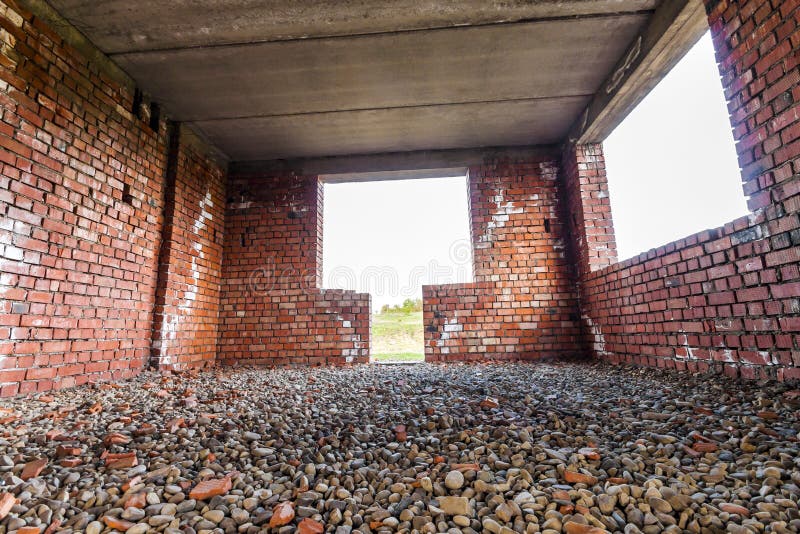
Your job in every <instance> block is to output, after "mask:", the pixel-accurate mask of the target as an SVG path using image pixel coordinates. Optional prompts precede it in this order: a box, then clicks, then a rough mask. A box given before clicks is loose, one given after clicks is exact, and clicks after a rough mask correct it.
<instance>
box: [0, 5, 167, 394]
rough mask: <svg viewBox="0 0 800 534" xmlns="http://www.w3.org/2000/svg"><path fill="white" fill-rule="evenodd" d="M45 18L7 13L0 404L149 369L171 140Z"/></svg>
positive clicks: (2, 84)
mask: <svg viewBox="0 0 800 534" xmlns="http://www.w3.org/2000/svg"><path fill="white" fill-rule="evenodd" d="M132 107H133V95H132V94H131V92H130V91H129V90H128V89H126V88H124V87H122V86H120V85H119V84H118V83H116V82H114V81H112V80H111V79H110V78H109V77H108V76H106V75H105V74H104V73H103V72H101V71H99V70H98V69H97V67H96V66H94V65H91V64H89V63H88V62H87V61H86V60H85V59H84V58H83V57H82V56H81V55H80V54H79V53H78V52H77V51H75V50H74V49H72V48H71V47H70V46H69V45H67V44H65V43H64V42H63V41H62V40H61V38H60V37H59V36H58V35H57V34H56V33H55V32H53V31H52V30H51V29H50V28H48V27H47V26H46V25H44V24H43V23H42V22H41V21H40V20H38V19H35V18H34V17H33V16H32V15H31V14H30V13H27V12H25V11H24V10H23V9H21V8H19V7H17V6H16V5H15V3H14V2H13V1H11V0H4V2H3V3H0V113H2V120H0V394H2V395H4V396H5V395H13V394H16V393H26V392H31V391H37V390H38V391H42V390H46V389H50V388H53V387H63V386H71V385H75V384H80V383H84V382H88V381H91V380H98V379H109V378H123V377H127V376H130V375H132V374H134V373H135V372H136V371H137V370H138V369H140V368H142V366H143V365H144V364H145V362H146V361H147V359H148V357H149V353H150V338H151V331H152V317H153V301H154V294H155V286H156V259H157V255H158V246H159V242H160V232H161V224H162V206H163V204H162V202H163V192H164V188H163V185H164V184H163V176H164V170H165V164H166V151H165V139H166V136H165V130H164V128H163V125H160V127H159V129H158V131H153V130H151V129H150V128H149V127H148V124H147V123H146V122H145V121H144V120H141V119H139V118H137V117H134V116H133V115H132V113H131V110H132Z"/></svg>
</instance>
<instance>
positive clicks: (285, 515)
mask: <svg viewBox="0 0 800 534" xmlns="http://www.w3.org/2000/svg"><path fill="white" fill-rule="evenodd" d="M292 519H294V504H292V503H291V502H289V501H283V502H280V503H278V504H276V505H275V508H273V509H272V517H271V518H270V520H269V528H275V527H282V526H283V525H288V524H289V523H291V521H292Z"/></svg>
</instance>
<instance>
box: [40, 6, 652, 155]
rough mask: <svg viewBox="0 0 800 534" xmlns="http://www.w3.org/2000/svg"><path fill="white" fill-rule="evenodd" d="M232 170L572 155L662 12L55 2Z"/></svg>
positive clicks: (590, 8)
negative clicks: (595, 101) (473, 153)
mask: <svg viewBox="0 0 800 534" xmlns="http://www.w3.org/2000/svg"><path fill="white" fill-rule="evenodd" d="M49 3H50V4H51V5H52V6H53V7H54V8H55V9H56V10H57V11H58V12H59V13H60V14H61V15H62V16H63V17H64V18H66V19H67V20H68V21H69V22H71V23H72V24H73V25H75V26H76V27H77V28H78V29H80V30H81V31H82V32H83V33H84V34H85V35H86V36H87V37H88V38H89V39H90V40H91V41H92V42H93V43H94V44H95V45H96V46H98V47H99V48H100V49H101V50H102V51H103V52H105V53H106V54H108V55H109V56H111V58H112V59H113V60H114V61H115V62H116V63H118V64H119V65H120V66H121V67H122V68H123V69H124V70H125V71H126V72H127V73H128V74H130V75H131V76H132V77H133V78H134V80H136V82H137V83H138V84H139V85H140V87H141V88H142V89H144V90H145V91H146V92H147V93H149V94H151V95H152V96H153V98H154V99H155V100H157V101H159V102H162V103H163V104H164V106H165V108H166V109H167V111H168V113H169V115H170V117H171V118H173V119H175V120H178V121H182V122H187V123H190V124H193V125H194V126H195V127H196V128H198V129H199V130H201V131H202V132H203V133H204V134H205V135H206V136H207V137H208V138H209V140H210V141H212V142H213V143H214V144H216V145H217V147H218V148H220V149H221V150H222V151H224V152H225V153H227V154H228V156H229V157H230V158H231V159H232V160H258V159H277V158H297V157H315V156H337V155H348V154H370V153H378V152H398V151H412V150H429V149H449V148H468V147H484V146H501V145H532V144H548V143H554V142H558V141H560V140H562V139H564V138H565V136H566V135H567V133H568V131H569V128H570V126H571V125H573V123H575V122H576V119H577V118H578V117H579V116H580V114H581V112H582V111H583V109H584V108H585V107H586V106H587V104H588V103H589V101H590V100H591V98H592V96H593V95H594V94H595V93H596V92H597V90H598V88H599V87H600V86H601V84H602V83H603V81H604V80H605V79H606V78H607V77H608V75H609V73H610V72H611V70H612V69H613V68H614V66H615V64H616V63H617V62H618V60H619V59H620V57H622V56H623V55H624V53H625V51H626V50H627V48H628V46H629V45H630V43H631V42H632V41H633V39H634V38H635V37H636V36H637V35H639V34H640V33H641V32H642V31H643V29H644V28H645V27H646V26H647V24H648V22H649V21H650V20H651V18H652V16H653V13H654V10H655V9H656V8H657V7H658V4H659V0H541V1H521V0H517V1H515V0H507V1H502V2H500V1H494V2H493V1H486V0H465V1H461V2H453V1H450V2H447V1H444V2H430V1H427V2H424V1H423V2H410V1H392V0H383V1H379V0H361V1H355V0H351V1H346V0H331V1H326V2H319V1H311V0H295V1H292V0H271V1H270V0H267V1H265V0H229V1H221V0H172V1H170V2H163V1H162V0H138V1H136V2H130V0H49Z"/></svg>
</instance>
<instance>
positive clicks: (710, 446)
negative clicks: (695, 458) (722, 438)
mask: <svg viewBox="0 0 800 534" xmlns="http://www.w3.org/2000/svg"><path fill="white" fill-rule="evenodd" d="M692 448H693V449H694V450H696V451H697V452H715V451H716V450H717V449H718V448H719V447H717V444H716V443H708V442H705V441H698V442H697V443H695V444H694V445H692Z"/></svg>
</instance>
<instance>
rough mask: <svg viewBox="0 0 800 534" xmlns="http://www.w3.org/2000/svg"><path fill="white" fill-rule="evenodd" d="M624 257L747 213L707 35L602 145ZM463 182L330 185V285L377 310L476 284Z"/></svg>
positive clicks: (326, 241)
mask: <svg viewBox="0 0 800 534" xmlns="http://www.w3.org/2000/svg"><path fill="white" fill-rule="evenodd" d="M604 148H605V154H606V165H607V171H608V180H609V188H610V196H611V209H612V214H613V217H614V228H615V231H616V236H617V246H618V249H619V257H620V259H625V258H628V257H631V256H635V255H636V254H638V253H640V252H644V251H646V250H648V249H650V248H653V247H657V246H660V245H664V244H666V243H669V242H670V241H674V240H676V239H679V238H681V237H686V236H688V235H690V234H693V233H696V232H699V231H701V230H703V229H706V228H713V227H717V226H720V225H722V224H724V223H726V222H728V221H731V220H733V219H735V218H737V217H739V216H741V215H743V214H746V213H747V206H746V204H745V200H744V196H743V193H742V187H741V180H740V174H739V168H738V164H737V161H736V153H735V149H734V145H733V136H732V134H731V130H730V122H729V120H728V113H727V109H726V106H725V101H724V97H723V94H722V87H721V84H720V81H719V75H718V70H717V66H716V63H715V62H714V52H713V46H712V44H711V39H710V38H709V36H708V35H706V36H705V37H703V38H702V39H701V40H700V42H699V43H698V44H697V45H696V46H695V47H694V48H693V49H692V50H691V51H690V52H689V54H688V55H687V56H686V57H685V58H684V59H683V60H682V61H681V62H680V63H679V64H678V65H677V66H676V67H675V68H674V69H673V70H672V72H670V73H669V75H668V76H667V77H666V78H665V79H664V80H663V81H662V82H661V83H660V84H659V85H658V86H657V87H656V88H655V89H654V90H653V91H652V93H650V95H648V97H647V98H646V99H645V100H644V101H643V102H642V103H641V104H640V105H639V106H638V107H637V108H636V109H635V110H634V111H633V112H632V113H631V114H630V115H629V116H628V117H627V119H626V120H625V121H624V122H623V123H622V124H621V125H620V126H619V127H618V128H617V129H616V130H615V131H614V132H613V133H612V134H611V135H610V136H609V137H608V139H607V140H606V141H605V143H604ZM467 202H468V198H467V185H466V180H465V178H464V177H458V178H441V179H434V180H398V181H384V182H366V183H347V184H326V186H325V193H324V215H323V222H324V226H323V233H324V235H323V254H324V256H323V280H324V285H325V287H329V288H341V289H355V290H359V291H366V292H369V293H372V308H373V311H377V310H379V309H380V307H381V306H382V305H383V304H395V303H399V302H402V301H403V299H405V298H420V297H421V296H422V294H421V286H422V284H430V283H438V284H441V283H451V282H465V281H470V280H471V279H472V257H471V245H470V241H469V236H470V230H469V221H468V211H467Z"/></svg>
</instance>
